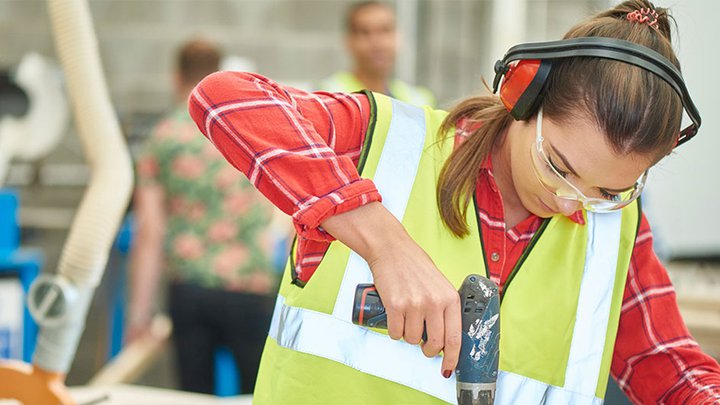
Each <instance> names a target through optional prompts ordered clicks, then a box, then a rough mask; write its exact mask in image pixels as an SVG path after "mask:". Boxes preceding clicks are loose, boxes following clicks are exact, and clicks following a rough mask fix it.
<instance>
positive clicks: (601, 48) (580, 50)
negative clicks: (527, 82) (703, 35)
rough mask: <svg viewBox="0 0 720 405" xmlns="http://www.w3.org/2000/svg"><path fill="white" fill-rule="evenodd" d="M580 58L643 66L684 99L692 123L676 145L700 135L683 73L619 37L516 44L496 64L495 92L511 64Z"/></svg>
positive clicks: (693, 105)
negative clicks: (519, 61) (610, 60)
mask: <svg viewBox="0 0 720 405" xmlns="http://www.w3.org/2000/svg"><path fill="white" fill-rule="evenodd" d="M576 56H588V57H596V58H604V59H612V60H617V61H620V62H625V63H629V64H631V65H635V66H638V67H641V68H643V69H645V70H647V71H649V72H652V73H654V74H655V75H657V76H658V77H660V78H661V79H663V80H664V81H665V82H667V83H668V84H669V85H670V87H672V88H673V90H675V92H676V93H677V94H678V95H679V96H680V99H681V100H682V105H683V107H684V108H685V111H686V112H687V114H688V116H689V117H690V120H691V121H692V124H690V125H688V126H687V127H686V128H685V129H683V130H682V131H680V136H679V137H678V142H677V145H676V146H679V145H682V144H683V143H685V142H687V141H689V140H690V138H692V137H693V136H695V134H697V132H698V129H699V128H700V124H701V123H702V119H701V118H700V113H699V112H698V110H697V107H695V104H694V103H693V101H692V99H691V98H690V93H689V92H688V90H687V87H686V86H685V81H684V80H683V77H682V74H681V73H680V71H679V70H678V69H677V68H676V67H675V66H674V65H673V64H672V63H670V61H668V60H667V59H666V58H665V57H664V56H662V55H660V54H659V53H657V52H655V51H654V50H652V49H650V48H647V47H645V46H642V45H638V44H636V43H633V42H630V41H625V40H622V39H617V38H605V37H582V38H573V39H565V40H561V41H550V42H536V43H528V44H520V45H515V46H513V47H512V48H510V50H508V51H507V53H506V54H505V57H503V59H502V60H499V61H498V62H497V63H496V64H495V80H494V81H493V92H496V91H497V88H498V85H499V83H500V78H501V77H502V76H503V75H504V74H505V73H506V72H507V69H508V64H509V63H510V62H513V61H516V60H525V59H541V60H543V59H561V58H571V57H576Z"/></svg>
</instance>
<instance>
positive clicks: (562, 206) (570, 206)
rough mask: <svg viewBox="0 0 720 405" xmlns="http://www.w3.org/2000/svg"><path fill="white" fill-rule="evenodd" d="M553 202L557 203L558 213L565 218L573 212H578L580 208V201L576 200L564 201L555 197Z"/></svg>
mask: <svg viewBox="0 0 720 405" xmlns="http://www.w3.org/2000/svg"><path fill="white" fill-rule="evenodd" d="M555 202H556V203H557V206H558V209H559V210H560V213H561V214H563V215H565V216H570V215H572V214H574V213H575V211H577V210H579V209H580V207H581V204H580V201H576V200H566V199H564V198H559V197H556V198H555Z"/></svg>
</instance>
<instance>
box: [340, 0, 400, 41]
mask: <svg viewBox="0 0 720 405" xmlns="http://www.w3.org/2000/svg"><path fill="white" fill-rule="evenodd" d="M378 6H379V7H385V8H387V9H388V10H390V11H393V13H394V10H393V8H392V7H390V6H389V5H388V4H386V3H383V2H381V1H373V0H370V1H359V2H357V3H353V4H352V5H350V7H348V9H347V11H346V12H345V33H346V34H352V33H353V32H354V31H355V16H356V15H357V14H358V13H359V12H360V11H362V10H363V9H365V8H367V7H378Z"/></svg>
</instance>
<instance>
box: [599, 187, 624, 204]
mask: <svg viewBox="0 0 720 405" xmlns="http://www.w3.org/2000/svg"><path fill="white" fill-rule="evenodd" d="M600 195H602V198H604V199H606V200H610V201H618V200H619V199H620V194H612V193H608V192H607V191H605V190H603V189H600Z"/></svg>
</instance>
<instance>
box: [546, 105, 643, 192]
mask: <svg viewBox="0 0 720 405" xmlns="http://www.w3.org/2000/svg"><path fill="white" fill-rule="evenodd" d="M542 132H543V133H542V136H543V138H544V139H545V144H546V152H547V153H549V154H550V155H551V156H555V157H556V158H561V161H562V160H566V161H567V162H568V163H569V164H570V165H572V167H573V169H575V171H576V172H577V174H578V175H579V176H580V178H582V179H583V180H586V181H588V182H593V181H602V182H603V184H601V185H602V186H603V187H608V188H615V187H622V186H626V185H627V184H625V183H628V181H627V179H628V178H630V179H631V182H632V180H634V179H637V178H638V177H639V176H640V175H641V174H642V173H643V172H644V171H645V170H647V169H648V168H649V167H650V166H651V165H652V162H653V159H652V157H650V156H644V155H639V154H628V153H619V152H617V151H616V150H615V148H614V147H613V146H612V145H611V143H610V141H609V140H608V137H607V136H606V134H605V133H604V132H603V131H602V130H601V129H600V128H599V127H598V126H597V125H596V124H595V123H594V122H592V121H590V120H582V119H578V120H574V121H573V122H556V121H554V120H552V119H550V118H544V119H543V122H542ZM616 182H617V183H618V184H612V183H616ZM631 182H630V183H631ZM628 184H629V183H628ZM593 185H596V186H597V185H598V184H593Z"/></svg>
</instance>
